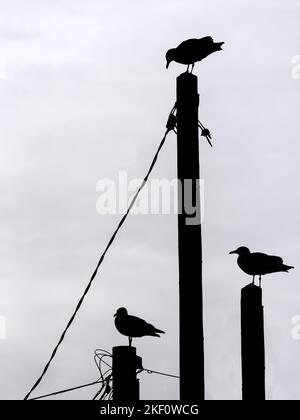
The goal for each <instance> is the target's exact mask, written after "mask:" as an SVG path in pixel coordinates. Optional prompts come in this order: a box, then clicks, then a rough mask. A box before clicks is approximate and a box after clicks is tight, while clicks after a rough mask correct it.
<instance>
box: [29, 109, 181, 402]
mask: <svg viewBox="0 0 300 420" xmlns="http://www.w3.org/2000/svg"><path fill="white" fill-rule="evenodd" d="M175 111H176V104H175V105H174V107H173V108H172V110H171V113H170V114H169V117H168V121H167V125H166V127H167V129H166V132H165V134H164V136H163V138H162V140H161V142H160V144H159V146H158V149H157V151H156V153H155V155H154V158H153V160H152V162H151V165H150V167H149V169H148V172H147V173H146V175H145V177H144V179H143V181H142V183H141V185H140V186H139V188H138V189H137V191H136V193H135V195H134V196H133V198H132V200H131V202H130V204H129V206H128V208H127V211H126V213H125V214H124V216H123V217H122V219H121V220H120V222H119V224H118V226H117V228H116V229H115V231H114V233H113V235H112V236H111V238H110V240H109V242H108V244H107V246H106V248H105V249H104V251H103V253H102V254H101V256H100V259H99V261H98V263H97V265H96V268H95V270H94V272H93V274H92V276H91V278H90V280H89V282H88V285H87V287H86V288H85V290H84V292H83V294H82V296H81V297H80V299H79V301H78V303H77V306H76V308H75V310H74V312H73V314H72V316H71V318H70V319H69V321H68V323H67V325H66V327H65V329H64V330H63V333H62V334H61V336H60V339H59V340H58V343H57V344H56V346H55V347H54V349H53V351H52V353H51V356H50V359H49V360H48V362H47V363H46V365H45V367H44V369H43V371H42V373H41V375H40V376H39V378H38V379H37V381H36V382H35V383H34V385H33V386H32V387H31V389H30V390H29V392H28V393H27V394H26V396H25V398H24V400H28V399H29V397H30V395H31V394H32V392H33V391H34V390H35V389H36V387H37V386H38V385H39V384H40V382H41V380H42V379H43V377H44V375H45V374H46V372H47V371H48V369H49V366H50V364H51V362H52V360H53V359H54V357H55V355H56V353H57V350H58V348H59V346H60V345H61V343H62V342H63V340H64V338H65V335H66V333H67V331H68V330H69V328H70V327H71V325H72V323H73V321H74V319H75V317H76V315H77V312H78V311H79V309H80V307H81V305H82V303H83V301H84V299H85V297H86V295H87V294H88V292H89V290H90V287H91V285H92V283H93V281H94V279H95V277H96V275H97V273H98V270H99V267H100V266H101V264H102V262H103V260H104V258H105V255H106V253H107V252H108V250H109V248H110V247H111V245H112V244H113V242H114V240H115V238H116V236H117V234H118V232H119V230H120V229H121V227H122V225H123V224H124V222H125V220H126V219H127V217H128V215H129V213H130V210H131V209H132V207H133V205H134V203H135V202H136V200H137V198H138V196H139V194H140V192H141V190H142V189H143V188H144V186H145V184H146V183H147V181H148V178H149V176H150V174H151V172H152V170H153V168H154V166H155V164H156V161H157V158H158V156H159V153H160V151H161V149H162V147H163V145H164V144H165V141H166V138H167V135H168V133H169V132H170V131H172V130H173V131H174V129H175V127H176V121H174V119H173V118H172V116H173V115H174V113H175Z"/></svg>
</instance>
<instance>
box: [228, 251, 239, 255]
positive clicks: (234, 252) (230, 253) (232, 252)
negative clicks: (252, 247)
mask: <svg viewBox="0 0 300 420" xmlns="http://www.w3.org/2000/svg"><path fill="white" fill-rule="evenodd" d="M236 253H237V252H236V251H231V252H229V255H232V254H236Z"/></svg>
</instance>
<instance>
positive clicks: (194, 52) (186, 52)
mask: <svg viewBox="0 0 300 420" xmlns="http://www.w3.org/2000/svg"><path fill="white" fill-rule="evenodd" d="M223 44H224V42H214V40H213V38H212V37H210V36H206V37H204V38H200V39H197V38H193V39H188V40H186V41H183V42H182V43H181V44H179V45H178V47H177V48H172V49H170V50H169V51H167V54H166V60H167V66H166V67H167V68H168V67H169V65H170V63H171V62H172V61H176V63H180V64H186V65H187V72H188V71H189V66H190V65H191V66H192V70H191V73H192V72H193V69H194V66H195V63H196V62H197V61H201V60H203V59H204V58H206V57H207V56H208V55H210V54H212V53H214V52H216V51H221V50H222V45H223Z"/></svg>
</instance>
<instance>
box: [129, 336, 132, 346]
mask: <svg viewBox="0 0 300 420" xmlns="http://www.w3.org/2000/svg"><path fill="white" fill-rule="evenodd" d="M128 338H129V347H131V344H132V337H128Z"/></svg>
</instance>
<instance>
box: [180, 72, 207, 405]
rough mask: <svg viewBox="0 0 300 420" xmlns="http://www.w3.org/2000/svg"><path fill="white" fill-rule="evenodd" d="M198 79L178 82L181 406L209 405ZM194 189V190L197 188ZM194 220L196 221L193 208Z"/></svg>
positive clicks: (187, 76) (186, 75)
mask: <svg viewBox="0 0 300 420" xmlns="http://www.w3.org/2000/svg"><path fill="white" fill-rule="evenodd" d="M198 108H199V95H198V88H197V77H196V76H195V75H194V74H190V73H183V74H181V75H180V76H178V77H177V167H178V180H179V184H180V185H179V203H178V204H179V206H178V207H179V214H178V247H179V316H180V322H179V323H180V326H179V327H180V400H182V401H201V400H204V342H203V307H202V306H203V304H202V244H201V216H200V182H199V177H200V169H199V133H198ZM191 183H192V184H191ZM192 205H193V206H194V210H193V211H194V214H193V215H191V214H190V213H191V206H192Z"/></svg>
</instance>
